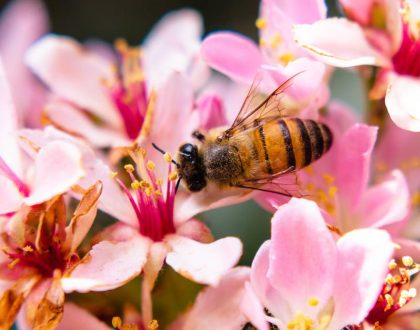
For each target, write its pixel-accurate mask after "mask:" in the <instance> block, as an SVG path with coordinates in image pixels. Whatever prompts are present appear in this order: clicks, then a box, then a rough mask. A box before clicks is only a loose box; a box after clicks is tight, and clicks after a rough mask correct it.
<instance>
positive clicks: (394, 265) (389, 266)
mask: <svg viewBox="0 0 420 330" xmlns="http://www.w3.org/2000/svg"><path fill="white" fill-rule="evenodd" d="M388 268H389V269H390V270H393V269H396V268H397V263H396V261H395V259H392V260H391V261H390V262H389V264H388ZM388 275H389V276H390V274H388Z"/></svg>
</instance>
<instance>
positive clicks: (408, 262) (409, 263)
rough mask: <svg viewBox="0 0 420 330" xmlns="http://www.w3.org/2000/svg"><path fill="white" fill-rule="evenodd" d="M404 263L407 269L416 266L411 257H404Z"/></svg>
mask: <svg viewBox="0 0 420 330" xmlns="http://www.w3.org/2000/svg"><path fill="white" fill-rule="evenodd" d="M402 263H403V265H404V266H406V267H411V266H412V265H413V264H414V260H413V258H411V257H410V256H404V257H402Z"/></svg>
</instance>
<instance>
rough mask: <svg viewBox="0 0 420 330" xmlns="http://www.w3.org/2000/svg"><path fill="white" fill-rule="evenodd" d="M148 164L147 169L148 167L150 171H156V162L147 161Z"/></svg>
mask: <svg viewBox="0 0 420 330" xmlns="http://www.w3.org/2000/svg"><path fill="white" fill-rule="evenodd" d="M146 166H147V169H148V170H149V171H154V170H155V168H156V165H155V163H153V162H152V161H151V160H149V161H147V164H146Z"/></svg>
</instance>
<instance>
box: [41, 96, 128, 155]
mask: <svg viewBox="0 0 420 330" xmlns="http://www.w3.org/2000/svg"><path fill="white" fill-rule="evenodd" d="M44 115H46V116H47V118H48V119H49V121H51V122H52V124H53V125H54V126H56V127H58V128H60V129H61V130H63V131H66V132H68V133H70V134H72V135H75V136H81V137H83V138H84V139H86V140H87V141H88V142H89V144H91V145H93V146H94V147H98V148H104V147H110V146H119V145H129V144H130V141H129V140H127V138H126V137H125V135H124V134H123V133H119V132H118V131H116V130H113V129H110V128H109V127H101V126H99V125H95V124H94V122H93V121H92V118H89V117H88V116H87V115H86V114H84V113H83V112H82V111H81V110H80V109H77V108H75V107H74V106H73V105H71V104H69V103H65V102H62V101H59V100H56V101H52V102H49V103H48V104H47V106H46V107H45V108H44Z"/></svg>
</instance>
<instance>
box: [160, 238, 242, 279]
mask: <svg viewBox="0 0 420 330" xmlns="http://www.w3.org/2000/svg"><path fill="white" fill-rule="evenodd" d="M167 243H168V244H169V246H170V247H171V248H172V250H171V252H169V253H168V255H167V257H166V263H167V264H168V265H170V266H171V267H172V268H173V269H175V271H176V272H178V273H180V274H181V275H182V276H185V277H186V278H188V279H191V280H192V281H195V282H198V283H202V284H210V285H217V283H219V280H220V278H221V277H222V276H223V275H224V274H225V273H226V272H227V271H228V270H229V269H230V268H232V267H233V266H234V265H235V264H236V263H237V262H238V261H239V258H240V257H241V255H242V243H241V241H240V240H239V239H238V238H236V237H225V238H222V239H219V240H217V241H215V242H213V243H209V244H202V243H199V242H196V241H193V240H191V239H189V238H186V237H182V236H178V235H171V236H169V237H168V238H167Z"/></svg>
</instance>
